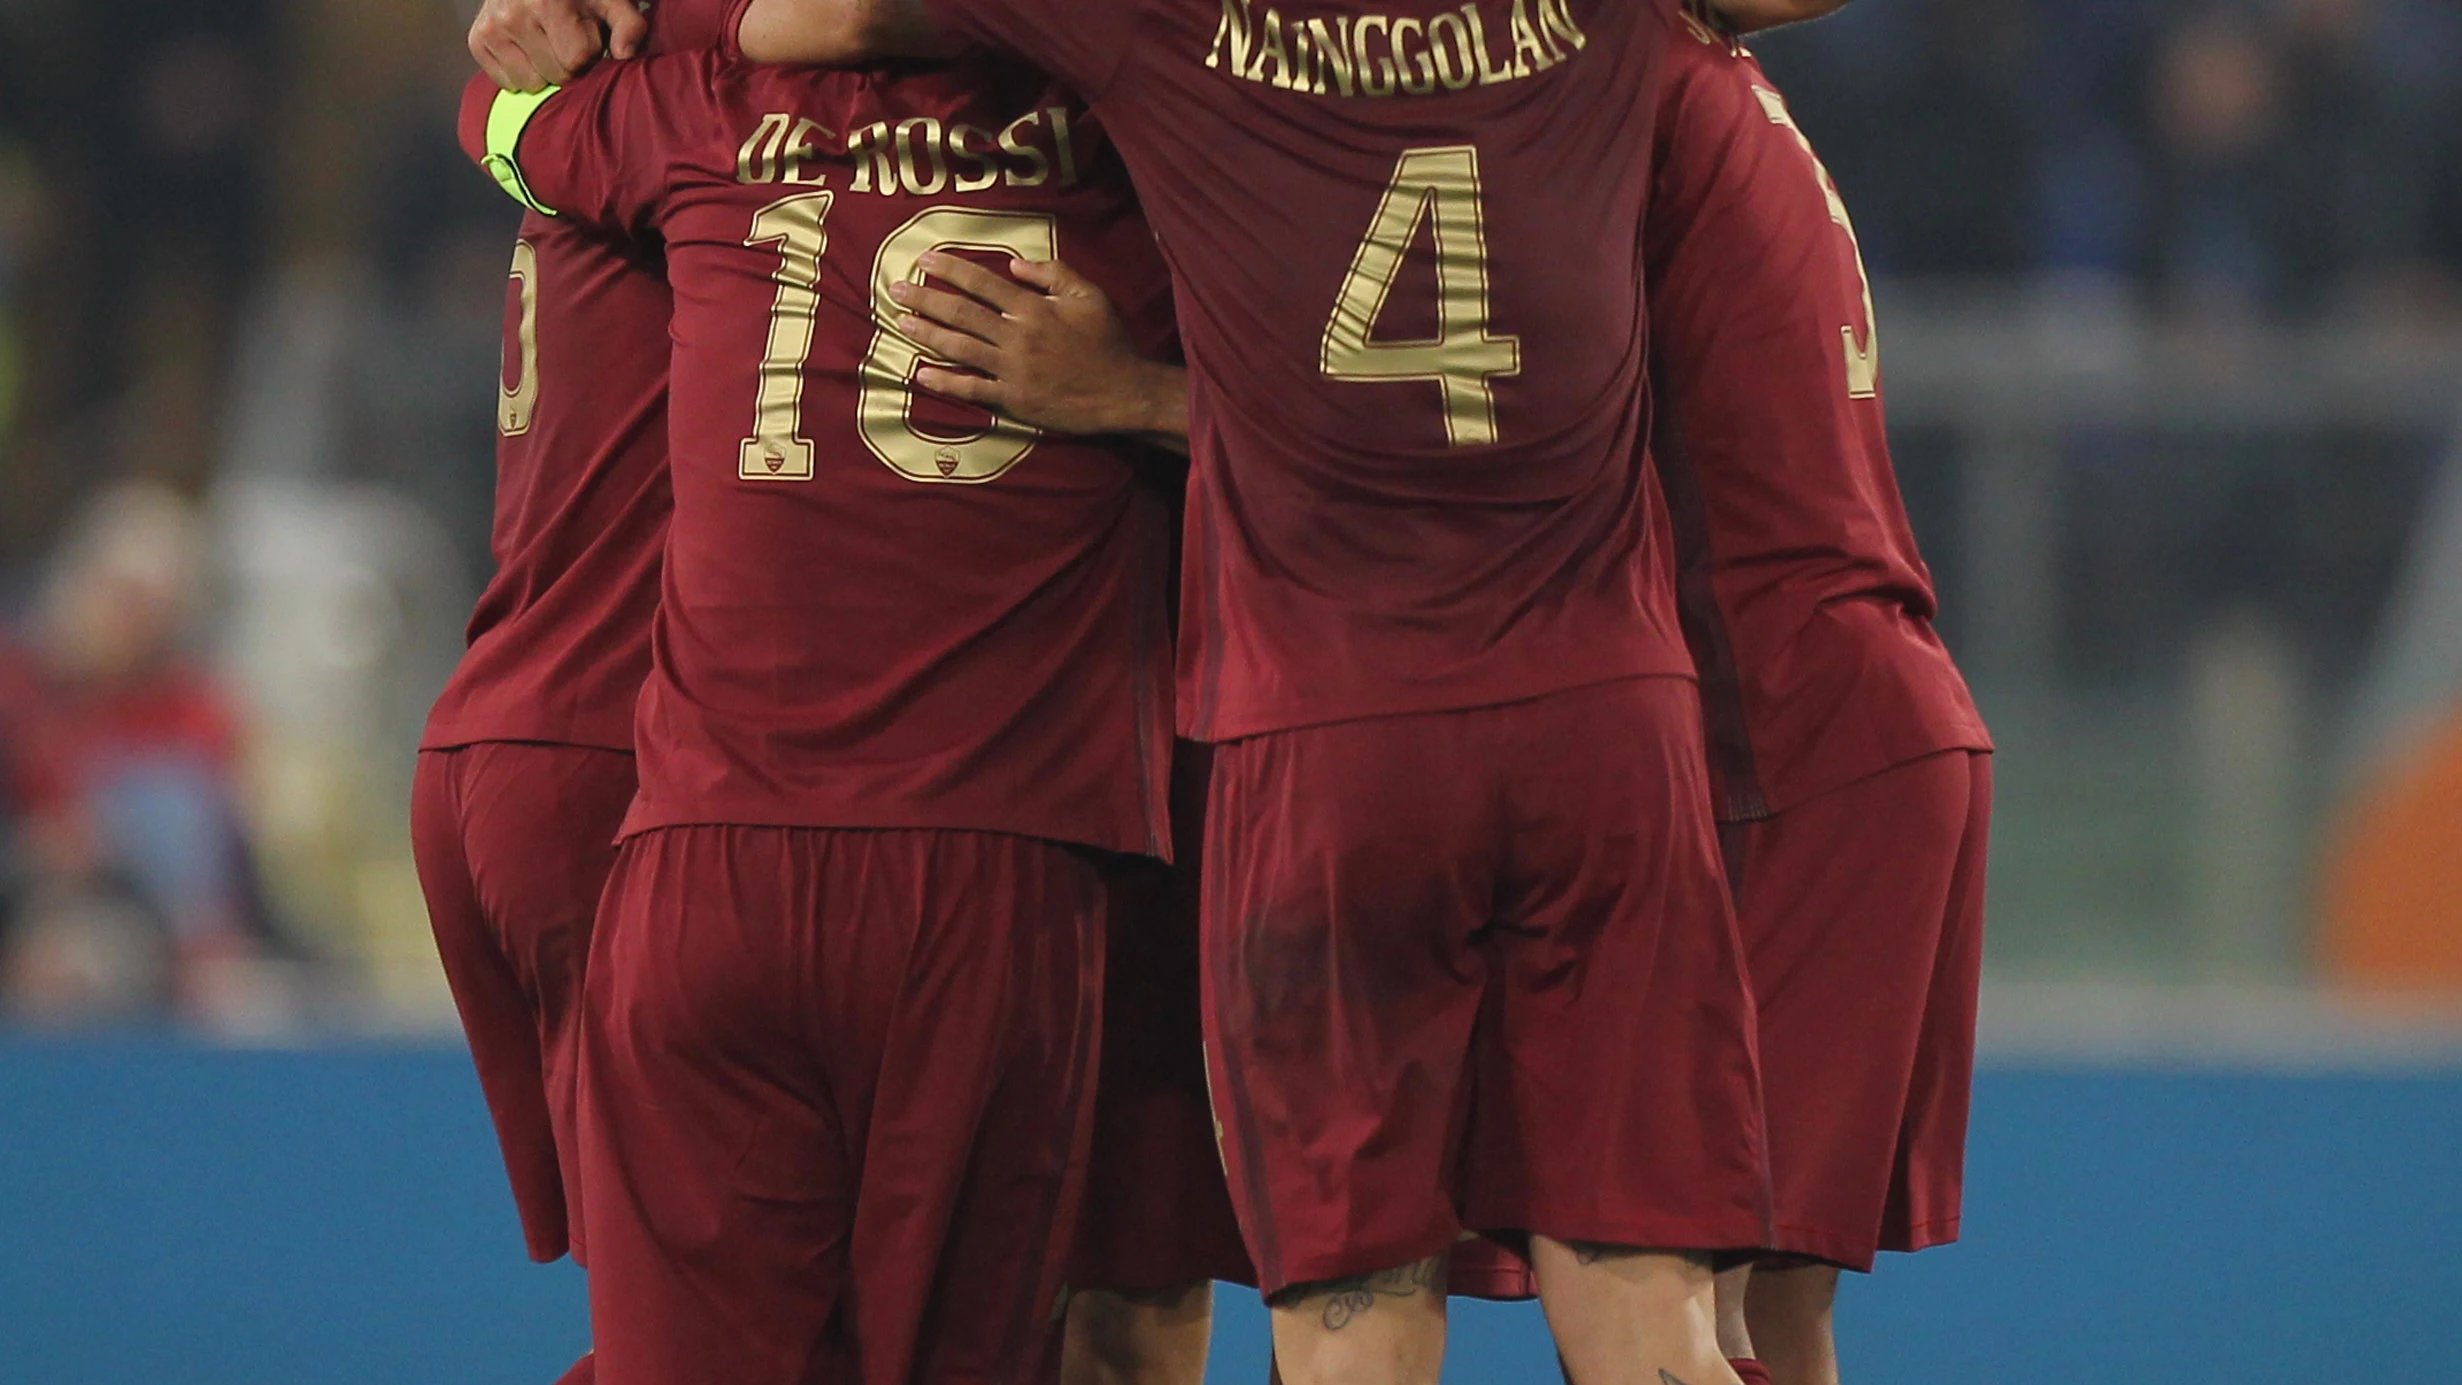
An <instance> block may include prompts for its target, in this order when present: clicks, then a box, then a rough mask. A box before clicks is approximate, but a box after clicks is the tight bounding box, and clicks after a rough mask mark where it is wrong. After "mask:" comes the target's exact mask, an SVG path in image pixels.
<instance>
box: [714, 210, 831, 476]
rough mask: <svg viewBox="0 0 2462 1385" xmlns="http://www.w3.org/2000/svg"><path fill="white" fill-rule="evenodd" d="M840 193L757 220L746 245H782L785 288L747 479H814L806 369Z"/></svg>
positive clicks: (773, 313) (780, 277)
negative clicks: (806, 423)
mask: <svg viewBox="0 0 2462 1385" xmlns="http://www.w3.org/2000/svg"><path fill="white" fill-rule="evenodd" d="M833 200H834V194H831V193H826V192H799V193H797V194H795V195H794V196H792V197H782V198H780V199H778V200H777V201H775V202H772V203H770V204H769V205H768V206H766V207H763V208H762V209H761V210H760V211H758V212H756V213H754V214H753V218H752V234H751V235H749V236H746V237H745V238H744V244H746V245H748V246H751V247H753V248H755V249H758V248H760V247H761V246H764V245H775V246H777V247H778V269H777V272H776V273H774V274H772V275H770V278H771V280H773V281H774V282H775V283H776V284H777V285H778V298H777V301H776V302H775V303H774V304H773V305H772V306H771V308H770V310H769V348H768V350H766V351H765V352H763V353H762V356H761V390H760V399H759V403H758V404H756V405H755V407H754V412H753V424H752V436H751V437H748V438H746V439H744V447H743V453H742V459H741V460H740V461H739V462H738V463H737V464H736V475H738V476H740V477H741V478H743V479H744V480H746V481H809V480H811V479H812V474H813V473H812V441H811V439H809V438H806V437H804V436H802V432H801V430H802V428H803V409H804V367H805V366H806V364H807V363H808V362H809V361H810V360H811V358H812V336H813V319H814V318H815V317H816V316H817V315H818V314H819V312H820V307H821V256H822V254H823V253H824V252H826V251H827V250H828V249H829V231H828V229H827V228H826V225H825V223H826V222H827V221H828V220H829V205H830V203H831V202H832V201H833Z"/></svg>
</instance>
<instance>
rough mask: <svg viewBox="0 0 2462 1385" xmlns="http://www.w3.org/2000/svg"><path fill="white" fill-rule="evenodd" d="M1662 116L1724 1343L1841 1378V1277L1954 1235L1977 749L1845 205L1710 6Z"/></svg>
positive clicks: (1791, 1377) (1653, 251) (1971, 1027)
mask: <svg viewBox="0 0 2462 1385" xmlns="http://www.w3.org/2000/svg"><path fill="white" fill-rule="evenodd" d="M1660 122H1661V143H1660V156H1659V160H1658V197H1659V202H1658V205H1657V206H1656V207H1655V208H1653V212H1652V222H1651V232H1650V236H1649V240H1648V259H1649V267H1650V270H1649V272H1650V293H1651V300H1650V301H1651V312H1652V321H1653V325H1654V328H1655V337H1654V341H1655V344H1656V348H1657V353H1658V365H1659V377H1660V380H1661V382H1662V390H1661V394H1660V397H1661V398H1662V399H1664V400H1665V401H1666V402H1667V405H1668V407H1667V408H1666V409H1665V410H1664V412H1663V413H1662V415H1661V424H1662V426H1661V427H1660V429H1659V431H1658V436H1657V449H1656V450H1657V458H1658V464H1659V470H1660V474H1661V476H1662V477H1663V478H1664V479H1665V482H1666V487H1667V492H1668V496H1669V500H1670V509H1671V511H1672V514H1673V517H1674V519H1675V524H1676V536H1677V552H1678V557H1679V562H1680V564H1681V566H1682V570H1683V577H1682V585H1683V588H1684V593H1685V600H1686V605H1687V608H1688V617H1689V618H1688V620H1687V626H1686V628H1687V632H1688V634H1689V635H1690V637H1691V639H1692V642H1693V647H1694V652H1695V655H1696V658H1697V659H1698V661H1699V663H1700V666H1701V670H1702V690H1703V703H1704V707H1705V709H1706V713H1707V724H1708V727H1709V732H1710V736H1711V742H1712V756H1711V761H1712V767H1713V771H1714V775H1713V778H1714V782H1715V783H1716V785H1717V789H1718V809H1719V817H1720V819H1721V821H1722V823H1723V824H1724V827H1723V831H1724V833H1725V836H1726V843H1727V858H1728V867H1729V871H1730V873H1731V876H1732V878H1733V879H1734V881H1735V883H1736V892H1737V893H1736V899H1737V908H1738V913H1739V916H1740V919H1741V922H1742V926H1743V930H1744V937H1745V943H1746V946H1747V948H1748V950H1749V957H1750V967H1751V972H1752V976H1753V982H1754V990H1755V993H1756V995H1757V997H1758V1000H1759V1003H1760V1016H1761V1061H1762V1072H1763V1081H1764V1084H1765V1090H1766V1093H1767V1099H1768V1113H1769V1123H1770V1126H1769V1128H1770V1162H1771V1168H1772V1175H1773V1181H1774V1185H1775V1191H1776V1202H1777V1209H1778V1216H1777V1235H1776V1238H1775V1239H1774V1240H1773V1242H1772V1250H1773V1252H1774V1254H1773V1255H1772V1256H1771V1257H1770V1258H1767V1259H1765V1260H1764V1261H1763V1262H1762V1265H1761V1267H1760V1268H1759V1269H1758V1270H1753V1269H1745V1270H1740V1271H1737V1272H1736V1274H1735V1277H1734V1279H1733V1280H1731V1281H1730V1282H1729V1283H1727V1284H1724V1285H1722V1290H1723V1292H1722V1295H1721V1306H1722V1310H1723V1323H1724V1331H1725V1335H1726V1338H1727V1345H1728V1347H1729V1349H1730V1350H1731V1351H1735V1352H1737V1353H1739V1354H1749V1352H1750V1349H1751V1348H1758V1349H1759V1353H1760V1356H1761V1358H1762V1359H1763V1360H1764V1361H1765V1362H1766V1363H1767V1364H1768V1366H1769V1368H1770V1372H1771V1375H1772V1376H1773V1377H1774V1378H1775V1380H1776V1381H1777V1382H1778V1385H1834V1382H1835V1381H1836V1380H1837V1378H1838V1365H1837V1355H1836V1346H1835V1343H1834V1340H1833V1339H1832V1337H1831V1333H1830V1320H1831V1309H1832V1305H1833V1303H1834V1300H1835V1297H1836V1293H1837V1286H1838V1272H1839V1270H1840V1269H1841V1268H1844V1269H1850V1270H1856V1271H1859V1272H1868V1271H1870V1270H1871V1269H1872V1267H1873V1259H1874V1255H1875V1253H1876V1252H1877V1251H1881V1250H1892V1251H1914V1250H1921V1249H1924V1248H1925V1247H1927V1246H1933V1245H1939V1244H1942V1243H1945V1242H1948V1241H1953V1240H1955V1239H1957V1235H1958V1220H1959V1204H1960V1200H1961V1199H1960V1195H1961V1189H1962V1185H1963V1173H1964V1166H1965V1148H1966V1120H1967V1101H1968V1095H1969V1090H1970V1087H1971V1085H1972V1080H1973V1072H1974V1046H1975V1005H1976V991H1977V988H1978V986H1979V984H1980V979H1981V966H1982V956H1983V902H1984V863H1985V851H1986V842H1987V836H1988V831H1989V825H1990V819H1991V803H1992V778H1991V758H1990V753H1989V752H1990V751H1991V748H1992V741H1991V738H1990V736H1989V734H1988V733H1987V732H1986V730H1985V727H1984V724H1983V719H1982V717H1981V716H1980V715H1979V714H1978V713H1977V711H1976V709H1975V704H1974V701H1973V699H1972V697H1971V696H1970V695H1969V694H1968V692H1967V688H1966V684H1965V681H1964V680H1963V679H1962V678H1961V677H1960V676H1959V673H1958V670H1957V668H1956V666H1955V664H1953V663H1952V662H1951V660H1950V657H1949V653H1948V651H1947V650H1946V649H1945V648H1944V647H1943V646H1942V644H1941V641H1940V638H1939V637H1938V636H1937V635H1936V634H1934V633H1933V628H1932V621H1933V617H1934V614H1935V612H1936V610H1937V602H1936V600H1935V598H1934V595H1933V590H1932V580H1931V574H1930V573H1929V572H1928V571H1927V570H1926V569H1925V566H1924V562H1923V559H1922V556H1921V555H1920V554H1919V553H1918V552H1917V551H1916V546H1915V538H1914V534H1913V532H1912V530H1911V529H1910V528H1909V526H1908V524H1907V518H1906V510H1905V506H1904V503H1903V502H1902V501H1901V500H1900V498H1899V494H1898V483H1897V478H1896V476H1895V474H1894V473H1893V470H1892V468H1891V465H1890V456H1889V439H1888V432H1887V428H1886V426H1885V419H1884V415H1883V410H1882V380H1881V358H1880V343H1879V340H1878V337H1877V336H1876V327H1875V323H1874V321H1873V315H1872V294H1871V288H1870V285H1869V284H1868V282H1867V281H1866V279H1865V275H1864V268H1863V262H1862V257H1861V255H1860V253H1859V252H1858V249H1857V247H1856V243H1855V228H1854V222H1853V220H1852V219H1851V218H1850V217H1849V216H1848V214H1847V208H1846V204H1845V202H1844V200H1843V199H1842V198H1841V197H1840V196H1839V193H1838V189H1837V187H1836V186H1835V184H1833V183H1832V182H1831V180H1830V176H1829V173H1828V171H1827V170H1826V169H1825V168H1823V167H1822V165H1821V161H1820V159H1819V158H1818V157H1817V156H1816V155H1815V154H1814V152H1813V147H1812V144H1811V142H1810V141H1809V140H1808V139H1807V138H1806V137H1805V135H1804V133H1803V131H1802V130H1801V129H1800V128H1798V127H1797V125H1796V123H1795V120H1794V117H1793V116H1792V115H1790V114H1789V113H1788V109H1787V103H1786V101H1785V99H1784V98H1783V97H1782V96H1781V95H1780V94H1779V92H1778V89H1777V87H1776V85H1775V84H1773V83H1772V82H1771V81H1770V79H1769V76H1768V75H1767V74H1766V73H1764V72H1763V71H1762V70H1761V67H1760V65H1759V64H1758V63H1757V62H1756V61H1754V59H1753V57H1752V56H1751V54H1750V53H1749V52H1747V51H1746V50H1745V48H1744V47H1743V45H1742V44H1741V43H1740V42H1738V41H1736V40H1734V39H1732V38H1731V37H1729V36H1728V35H1727V34H1725V33H1723V32H1717V31H1715V30H1714V28H1713V27H1712V22H1711V20H1710V19H1709V18H1708V16H1707V12H1705V15H1704V17H1703V18H1701V19H1696V20H1695V21H1694V28H1693V30H1692V33H1691V35H1690V37H1689V38H1687V39H1686V40H1684V41H1681V42H1679V43H1678V44H1677V47H1676V54H1675V56H1674V58H1673V59H1672V60H1671V62H1670V65H1669V70H1668V80H1667V84H1666V87H1665V89H1664V94H1663V95H1662V97H1661V104H1660ZM1747 1280H1748V1281H1749V1290H1748V1291H1747V1290H1746V1281H1747Z"/></svg>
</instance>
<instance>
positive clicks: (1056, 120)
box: [1049, 106, 1077, 188]
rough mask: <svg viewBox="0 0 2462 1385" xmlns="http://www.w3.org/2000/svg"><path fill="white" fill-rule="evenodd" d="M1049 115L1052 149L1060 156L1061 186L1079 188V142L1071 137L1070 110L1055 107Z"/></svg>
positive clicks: (1063, 107) (1064, 107)
mask: <svg viewBox="0 0 2462 1385" xmlns="http://www.w3.org/2000/svg"><path fill="white" fill-rule="evenodd" d="M1049 113H1050V115H1051V140H1052V147H1053V149H1054V151H1055V152H1057V153H1058V154H1059V155H1060V186H1062V187H1064V188H1073V187H1075V186H1077V142H1076V141H1075V140H1074V139H1072V138H1070V136H1069V110H1068V107H1066V106H1053V107H1051V108H1050V112H1049Z"/></svg>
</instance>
